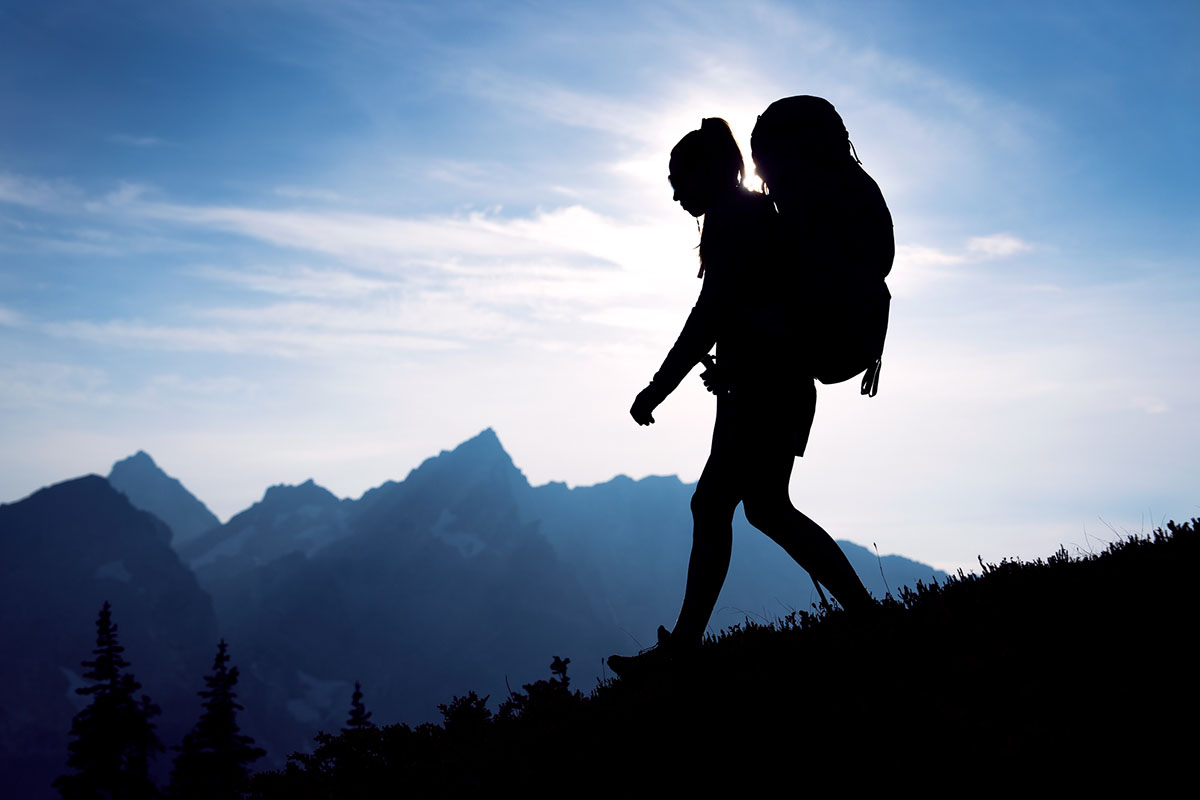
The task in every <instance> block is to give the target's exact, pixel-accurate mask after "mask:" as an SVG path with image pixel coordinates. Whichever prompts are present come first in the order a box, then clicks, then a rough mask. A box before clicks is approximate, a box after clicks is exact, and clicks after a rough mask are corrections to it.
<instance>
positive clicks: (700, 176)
mask: <svg viewBox="0 0 1200 800" xmlns="http://www.w3.org/2000/svg"><path fill="white" fill-rule="evenodd" d="M669 169H670V175H669V180H670V181H671V187H672V188H673V189H674V190H675V198H674V199H675V201H676V202H678V203H679V204H680V205H681V206H683V208H684V210H685V211H687V212H688V213H689V214H691V215H692V216H693V217H699V216H701V215H702V214H705V213H707V212H708V210H709V209H710V208H712V207H713V205H715V204H716V203H717V202H718V201H719V200H720V199H721V198H722V197H724V196H725V195H727V194H728V193H729V192H731V191H733V190H735V189H737V187H738V186H740V185H741V183H742V179H743V178H744V177H745V173H746V165H745V162H744V161H743V160H742V151H741V150H739V149H738V146H737V142H736V141H735V140H734V138H733V132H732V131H730V130H729V123H727V122H726V121H725V120H723V119H720V118H719V117H707V118H705V119H704V120H703V121H701V123H700V128H699V130H694V131H691V132H690V133H688V134H687V135H686V136H684V137H683V138H682V139H680V140H679V144H677V145H675V148H674V149H673V150H671V162H670V167H669Z"/></svg>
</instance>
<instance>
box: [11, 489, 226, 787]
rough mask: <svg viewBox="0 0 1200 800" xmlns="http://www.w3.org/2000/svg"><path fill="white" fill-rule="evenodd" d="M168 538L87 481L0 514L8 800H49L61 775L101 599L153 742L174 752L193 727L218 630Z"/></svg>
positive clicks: (160, 527) (160, 526) (146, 517)
mask: <svg viewBox="0 0 1200 800" xmlns="http://www.w3.org/2000/svg"><path fill="white" fill-rule="evenodd" d="M170 538H171V533H170V531H169V530H168V529H167V526H166V525H165V524H164V523H163V522H162V521H161V520H159V519H158V518H156V517H154V516H153V515H151V514H149V513H146V512H144V511H139V510H138V509H136V508H134V507H133V506H132V505H131V504H130V503H129V500H128V499H126V497H125V496H124V495H123V494H121V493H119V492H117V491H116V490H115V489H113V488H112V487H111V486H110V485H109V484H108V482H107V481H106V480H105V479H104V478H101V477H99V476H97V475H89V476H87V477H84V478H77V479H75V480H71V481H66V482H64V483H60V484H57V485H55V486H51V487H49V488H47V489H42V490H41V491H39V492H36V493H35V494H33V495H31V496H29V497H27V498H25V499H24V500H21V501H20V502H17V503H11V504H8V505H3V506H0V622H2V626H0V629H2V630H3V631H4V634H3V650H4V655H3V657H2V658H0V754H2V755H0V759H3V762H4V763H3V764H0V776H3V781H4V783H3V785H4V794H5V795H6V796H10V797H43V796H49V795H50V794H51V792H50V787H49V781H50V780H52V779H53V778H54V777H56V776H57V775H59V774H61V773H62V771H63V769H64V767H65V762H66V753H67V750H66V747H67V733H68V731H69V730H70V727H71V717H72V716H73V715H74V714H75V712H76V711H77V710H78V708H80V707H81V706H80V703H81V702H83V703H84V704H86V698H81V697H80V696H79V695H76V694H74V692H73V690H74V689H75V688H76V687H78V686H81V685H83V682H82V679H81V675H82V673H83V672H84V669H83V668H82V667H81V666H80V662H81V661H83V660H84V659H85V658H91V651H92V648H94V647H95V644H96V616H97V614H98V612H99V611H100V607H101V606H102V605H103V604H104V601H105V600H108V601H109V602H111V603H112V613H113V620H114V622H116V624H117V627H118V637H119V640H120V642H121V644H122V645H123V646H124V647H125V657H126V659H127V660H128V661H129V662H130V663H131V664H132V668H131V669H132V671H133V674H134V675H135V676H136V677H137V679H138V680H140V681H141V682H142V684H143V687H144V691H145V692H146V693H147V694H149V695H150V696H151V697H152V698H153V699H154V700H155V701H156V702H158V703H159V704H161V705H162V707H163V709H164V712H165V713H164V715H163V717H162V718H160V719H159V720H158V722H159V734H160V736H161V738H162V740H163V742H164V743H165V744H166V745H167V746H170V745H173V744H177V743H178V742H179V741H180V739H181V738H182V734H183V732H184V730H185V729H186V728H189V727H190V726H191V724H192V723H193V722H194V716H193V715H195V714H196V713H198V711H199V700H198V698H197V697H196V694H195V693H196V691H198V690H199V689H200V688H202V687H203V682H202V680H201V676H202V675H203V674H204V672H205V670H206V669H207V667H208V666H209V664H210V663H211V661H212V653H213V651H214V649H215V647H216V642H217V625H216V619H215V617H214V615H213V608H212V603H211V601H210V599H209V597H208V595H206V594H205V593H204V592H203V591H202V590H201V589H200V587H199V586H198V585H197V583H196V579H195V577H194V576H193V575H192V573H191V571H190V570H189V569H188V568H187V567H186V566H184V565H183V564H182V563H181V562H180V560H179V558H178V556H176V554H175V552H174V551H173V550H172V549H171V546H170ZM165 758H166V764H167V765H169V759H170V756H169V755H167V756H166V757H165Z"/></svg>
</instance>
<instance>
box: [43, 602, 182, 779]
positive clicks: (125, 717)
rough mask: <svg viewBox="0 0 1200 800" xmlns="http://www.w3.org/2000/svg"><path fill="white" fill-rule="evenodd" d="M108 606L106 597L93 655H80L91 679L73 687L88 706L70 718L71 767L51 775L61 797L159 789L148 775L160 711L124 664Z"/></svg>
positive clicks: (156, 748) (158, 747) (157, 747)
mask: <svg viewBox="0 0 1200 800" xmlns="http://www.w3.org/2000/svg"><path fill="white" fill-rule="evenodd" d="M123 652H125V648H124V647H122V646H121V645H120V644H118V642H117V626H116V625H115V624H113V621H112V607H111V605H110V604H109V603H108V601H105V603H104V607H103V608H101V609H100V617H99V619H98V620H97V621H96V649H95V650H93V651H92V654H93V655H94V656H95V659H94V660H92V661H84V662H83V666H84V667H86V668H87V671H86V672H84V674H83V677H84V679H86V680H88V681H91V683H90V685H88V686H83V687H80V688H79V689H76V690H75V691H76V693H78V694H81V695H85V696H91V698H92V702H91V703H90V704H89V705H88V706H87V708H85V709H83V710H82V711H80V712H79V713H78V714H76V715H75V718H74V719H73V720H72V721H71V739H72V741H71V743H70V745H69V746H68V753H69V755H68V757H67V766H68V767H71V768H73V769H74V770H76V771H75V773H74V774H71V775H63V776H62V777H60V778H58V779H57V780H56V781H54V786H55V787H56V788H57V789H58V790H59V792H60V793H61V794H62V796H63V797H64V798H98V797H105V798H109V797H111V798H117V797H120V798H139V799H140V798H152V797H155V796H157V794H158V791H157V789H156V788H155V786H154V783H153V782H152V781H151V780H150V777H149V774H148V773H149V766H150V759H151V758H152V757H153V756H154V754H155V753H156V752H158V751H160V750H162V749H163V748H162V745H161V744H160V743H159V741H158V736H157V735H156V734H155V733H154V728H155V726H154V724H153V723H152V722H151V721H150V718H151V717H153V716H156V715H157V714H159V713H160V709H159V707H158V706H157V705H155V704H154V703H152V702H151V701H150V698H149V697H147V696H146V695H142V696H141V699H140V700H139V699H137V698H136V694H137V691H138V690H139V689H141V688H142V685H141V684H140V683H138V682H137V681H136V680H135V679H134V677H133V675H132V674H130V673H128V672H126V671H125V670H126V669H127V668H128V667H129V662H128V661H126V660H125V659H124V657H123V656H122V655H121V654H122V653H123Z"/></svg>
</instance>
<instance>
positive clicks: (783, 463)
mask: <svg viewBox="0 0 1200 800" xmlns="http://www.w3.org/2000/svg"><path fill="white" fill-rule="evenodd" d="M758 463H759V464H760V465H761V469H756V470H755V472H756V473H757V475H756V477H757V480H752V481H751V482H750V486H752V487H753V488H752V489H751V488H748V489H747V494H746V499H745V507H746V519H747V520H748V521H749V522H750V524H751V525H753V526H754V527H756V528H758V529H759V530H760V531H762V532H763V533H765V534H766V535H767V536H769V537H771V539H773V540H774V541H775V543H776V544H778V545H779V546H780V547H782V548H783V549H784V550H785V551H786V552H787V554H788V555H789V556H791V557H792V559H793V560H794V561H795V562H796V563H797V564H799V565H800V566H801V567H803V568H804V570H805V571H806V572H808V574H809V575H811V576H812V577H813V578H814V579H816V580H818V581H820V582H821V583H822V584H824V585H825V587H827V588H828V589H829V591H831V592H832V593H833V596H834V598H836V599H837V601H838V602H839V603H841V605H842V607H843V608H845V609H846V610H847V611H859V610H862V609H864V608H868V607H870V606H872V605H873V604H874V602H875V601H874V600H873V599H872V598H871V594H870V593H869V592H868V591H867V590H866V587H864V586H863V584H862V581H861V580H859V577H858V574H857V573H855V571H854V567H852V566H850V561H849V559H847V558H846V554H845V553H843V552H842V548H840V547H838V544H837V542H835V541H834V540H833V537H832V536H830V535H829V534H828V533H826V532H825V529H824V528H822V527H821V526H820V525H818V524H817V523H816V522H813V521H812V520H811V519H809V518H808V517H806V516H805V515H804V514H802V513H800V512H799V511H797V510H796V508H795V507H794V506H793V505H792V501H791V498H790V497H789V496H788V481H789V478H790V477H791V474H792V465H793V464H794V463H795V460H794V458H793V456H792V454H791V453H783V454H780V455H771V456H770V457H768V458H764V459H762V460H760V461H759V462H758Z"/></svg>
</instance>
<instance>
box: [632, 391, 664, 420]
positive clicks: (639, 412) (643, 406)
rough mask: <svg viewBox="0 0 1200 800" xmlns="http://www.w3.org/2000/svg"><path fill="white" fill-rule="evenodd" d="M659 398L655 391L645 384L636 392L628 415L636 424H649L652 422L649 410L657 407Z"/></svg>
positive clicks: (652, 418)
mask: <svg viewBox="0 0 1200 800" xmlns="http://www.w3.org/2000/svg"><path fill="white" fill-rule="evenodd" d="M659 402H661V401H660V400H659V398H658V397H657V392H655V391H654V390H653V389H652V388H651V387H649V386H647V387H646V388H645V389H642V390H641V391H640V392H638V396H637V398H636V399H634V401H633V405H632V406H630V407H629V415H630V416H631V417H633V420H634V422H636V423H637V424H638V425H650V424H653V422H654V417H653V416H652V415H651V412H652V411H654V409H655V408H657V407H658V404H659Z"/></svg>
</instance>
